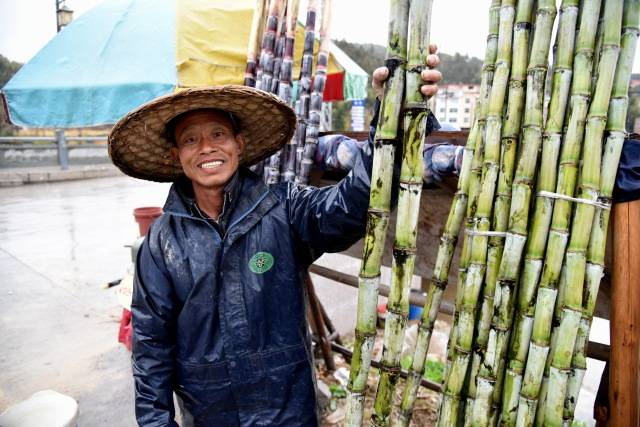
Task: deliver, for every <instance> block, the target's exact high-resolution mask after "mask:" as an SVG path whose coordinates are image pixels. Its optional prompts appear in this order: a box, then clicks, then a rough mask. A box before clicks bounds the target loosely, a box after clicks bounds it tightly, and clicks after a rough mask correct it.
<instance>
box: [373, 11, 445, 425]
mask: <svg viewBox="0 0 640 427" xmlns="http://www.w3.org/2000/svg"><path fill="white" fill-rule="evenodd" d="M432 3H433V1H432V0H411V2H410V7H409V37H408V48H407V51H408V53H407V71H406V78H405V98H404V105H403V115H404V118H403V119H404V141H403V151H402V167H401V170H400V189H399V197H398V214H397V215H398V216H397V222H396V236H395V242H394V247H393V264H392V276H391V290H390V293H389V300H388V301H387V318H386V319H385V332H384V346H383V350H382V360H381V362H382V363H381V365H382V366H381V368H380V378H379V380H378V390H377V393H376V398H375V403H374V411H375V412H374V414H373V417H372V424H373V425H376V426H388V425H389V416H390V414H391V407H392V405H393V397H394V396H395V388H396V387H395V386H396V383H397V381H398V376H399V373H400V352H401V351H402V343H403V338H404V331H405V327H406V324H407V320H408V318H409V291H410V289H411V283H412V279H413V271H414V266H415V258H416V238H417V233H418V216H419V211H420V195H421V192H422V174H423V162H422V149H423V146H424V138H425V133H426V123H427V118H428V115H429V107H428V106H427V102H426V99H425V97H424V96H423V95H422V92H421V91H420V88H421V86H422V83H423V80H422V76H421V73H422V70H423V69H425V68H426V65H425V64H426V63H427V57H428V55H429V31H430V27H431V5H432Z"/></svg>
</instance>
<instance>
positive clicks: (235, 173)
mask: <svg viewBox="0 0 640 427" xmlns="http://www.w3.org/2000/svg"><path fill="white" fill-rule="evenodd" d="M432 52H433V53H434V55H431V56H430V57H429V60H428V64H429V65H430V66H432V67H433V66H436V65H437V63H438V58H437V56H436V55H435V46H434V47H433V49H432ZM387 74H388V71H387V70H386V69H385V68H381V69H378V70H376V72H375V73H374V79H373V84H374V87H375V88H376V90H377V91H380V90H381V87H382V81H383V80H384V79H386V77H387ZM423 78H424V79H425V81H426V82H429V84H426V85H424V86H423V87H422V88H421V90H422V92H423V93H424V94H425V95H426V96H431V95H433V94H434V93H435V92H436V90H437V86H436V85H435V83H437V82H438V81H439V80H440V78H441V75H440V73H439V72H438V71H435V70H425V71H424V72H423ZM294 128H295V115H294V113H293V111H292V110H291V109H290V108H289V107H288V106H286V105H285V104H283V103H282V102H281V101H279V100H278V99H277V98H276V97H274V96H272V95H269V94H267V93H265V92H261V91H258V90H255V89H251V88H247V87H240V86H227V87H216V88H203V89H191V90H187V91H184V92H180V93H177V94H174V95H171V96H167V97H163V98H159V99H157V100H154V101H152V102H150V103H148V104H146V105H144V106H142V107H140V108H139V109H137V110H135V111H133V112H132V113H130V114H129V115H127V116H126V117H125V118H123V119H122V120H121V121H120V122H119V123H118V124H116V126H115V127H114V129H113V131H112V134H111V136H110V138H109V152H110V155H111V157H112V160H113V162H114V163H115V164H116V165H117V166H118V167H119V168H120V169H121V170H123V171H124V172H125V173H127V174H129V175H131V176H134V177H138V178H143V179H148V180H154V181H173V182H174V184H173V186H172V187H171V190H170V192H169V196H168V198H167V202H166V204H165V206H164V214H163V215H162V216H161V217H160V218H159V219H158V220H157V221H156V222H155V223H154V224H153V226H152V227H151V230H150V232H149V234H148V235H147V237H146V239H145V242H144V244H143V245H142V247H141V249H140V251H139V253H138V259H137V264H136V281H135V286H134V295H133V303H132V313H133V330H134V335H133V372H134V377H135V390H136V417H137V420H138V423H139V424H140V425H142V426H145V427H151V426H176V425H177V424H176V422H175V421H174V415H175V414H174V405H173V393H174V392H175V394H176V395H177V397H178V402H179V403H180V404H181V409H183V412H184V413H186V414H187V416H188V418H189V421H188V423H189V424H193V425H196V426H254V425H256V426H258V425H264V426H267V425H268V426H315V425H318V423H319V419H318V417H317V413H316V396H315V385H314V373H313V361H312V354H311V352H310V346H309V335H308V327H307V323H306V319H305V304H304V287H303V286H302V283H303V279H304V277H305V275H306V271H307V268H308V266H309V265H310V264H311V263H312V262H313V261H314V260H315V259H316V258H317V257H319V256H320V255H321V254H322V253H323V252H332V251H340V250H344V249H346V248H348V247H349V246H350V245H352V244H353V243H354V242H356V241H357V240H358V239H359V238H361V237H362V235H363V234H364V228H365V220H366V211H367V207H368V201H369V186H370V176H371V164H372V149H371V142H369V144H368V146H367V147H365V148H366V149H365V150H363V151H362V153H361V156H360V158H359V159H357V160H356V162H355V166H354V168H353V169H352V171H351V172H350V173H349V174H348V175H347V177H345V178H344V179H343V180H341V181H340V182H339V183H338V184H336V185H335V186H331V187H325V188H321V189H318V188H312V187H307V188H300V187H298V186H296V185H293V184H286V183H283V184H279V185H276V186H273V187H271V188H268V187H267V186H265V185H264V184H263V183H262V182H261V181H260V179H258V177H256V176H255V175H254V174H252V173H251V172H250V171H248V170H247V169H246V168H245V167H244V166H248V165H250V164H251V163H252V162H255V161H257V160H259V159H262V158H264V157H266V156H267V155H269V154H271V153H273V152H275V151H276V150H277V149H278V148H280V147H282V146H283V145H284V144H285V143H286V142H287V141H288V140H289V139H290V138H291V137H292V135H293V131H294Z"/></svg>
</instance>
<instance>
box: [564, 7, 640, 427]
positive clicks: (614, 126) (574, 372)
mask: <svg viewBox="0 0 640 427" xmlns="http://www.w3.org/2000/svg"><path fill="white" fill-rule="evenodd" d="M639 21H640V1H638V0H633V1H626V2H625V3H624V12H623V18H622V35H621V41H620V45H621V49H620V55H619V57H618V65H617V66H616V73H615V77H614V79H613V90H612V92H611V99H610V101H609V111H608V114H607V116H608V119H607V127H606V130H607V131H608V136H607V139H606V141H605V146H604V154H603V156H602V170H601V174H600V196H599V198H598V200H599V201H600V202H601V203H604V204H609V203H611V196H612V193H613V185H614V182H615V178H616V170H617V165H618V163H619V161H620V153H621V151H622V145H623V142H624V139H625V137H626V130H625V121H626V117H627V108H628V104H629V98H628V88H629V79H630V77H631V67H632V65H633V58H634V57H635V52H636V45H637V41H638V35H639V29H638V22H639ZM609 213H610V211H609V209H606V208H602V207H600V208H597V209H596V214H595V216H594V219H593V225H592V227H591V238H590V240H589V248H588V250H587V265H586V272H585V285H584V300H583V302H582V318H581V320H580V329H579V330H578V335H577V338H576V345H575V349H574V352H573V358H572V360H571V373H570V376H569V382H568V384H567V396H566V398H565V404H564V409H565V412H564V415H563V416H564V418H565V420H570V419H572V418H573V413H574V411H575V408H576V402H577V401H578V392H579V390H580V386H581V384H582V379H583V378H584V374H585V371H586V369H587V362H586V354H585V352H586V347H587V342H588V338H589V330H590V329H591V321H592V319H593V313H594V311H595V305H596V298H597V296H598V290H599V288H600V280H601V279H602V276H603V274H604V255H605V248H606V241H607V228H608V225H609Z"/></svg>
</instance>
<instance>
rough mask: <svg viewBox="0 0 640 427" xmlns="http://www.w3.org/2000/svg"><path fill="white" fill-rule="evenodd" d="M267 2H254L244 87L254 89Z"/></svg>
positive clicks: (259, 0)
mask: <svg viewBox="0 0 640 427" xmlns="http://www.w3.org/2000/svg"><path fill="white" fill-rule="evenodd" d="M266 11H267V0H256V5H255V7H254V10H253V18H252V19H251V31H250V33H249V47H248V48H247V67H246V69H245V72H244V85H245V86H251V87H255V85H256V68H257V67H258V63H257V57H258V46H260V40H262V33H263V31H264V22H265V20H266Z"/></svg>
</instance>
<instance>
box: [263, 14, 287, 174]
mask: <svg viewBox="0 0 640 427" xmlns="http://www.w3.org/2000/svg"><path fill="white" fill-rule="evenodd" d="M284 9H285V8H283V12H284ZM278 22H279V25H280V32H279V33H278V37H277V38H276V43H275V48H274V58H273V71H272V72H271V74H270V75H269V74H268V73H267V70H265V71H264V72H263V74H262V82H263V84H262V87H263V89H264V90H265V91H267V92H270V93H274V94H277V93H278V86H279V81H280V79H279V74H280V66H281V64H282V56H283V55H284V44H285V33H286V22H285V20H284V16H283V15H282V14H281V15H280V17H279V20H278ZM282 157H283V151H282V149H280V150H278V151H277V152H276V153H275V154H272V155H271V157H269V159H268V160H267V167H266V172H267V177H266V183H267V184H269V185H273V184H277V183H278V181H279V180H280V165H281V163H282V161H281V158H282Z"/></svg>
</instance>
